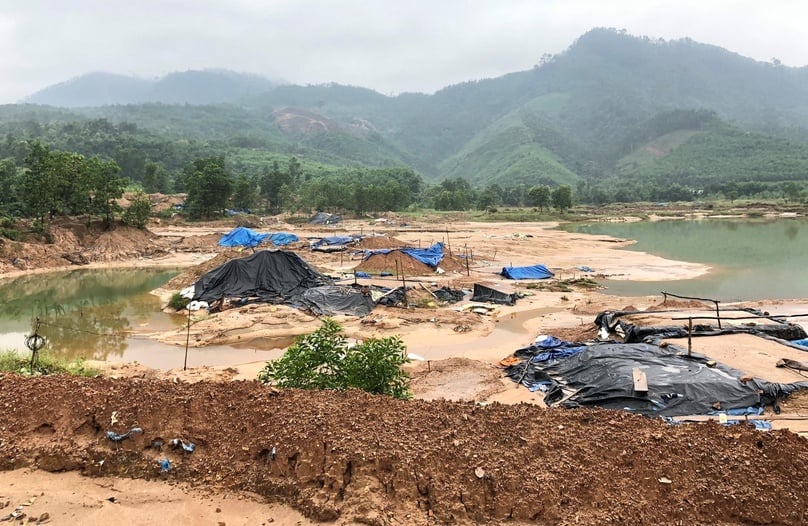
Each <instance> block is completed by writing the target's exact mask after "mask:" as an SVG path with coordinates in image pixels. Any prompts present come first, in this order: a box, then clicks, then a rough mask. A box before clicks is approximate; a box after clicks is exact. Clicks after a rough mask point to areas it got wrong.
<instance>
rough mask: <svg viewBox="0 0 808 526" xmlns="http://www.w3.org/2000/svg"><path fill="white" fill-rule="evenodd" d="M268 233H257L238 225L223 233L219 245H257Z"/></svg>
mask: <svg viewBox="0 0 808 526" xmlns="http://www.w3.org/2000/svg"><path fill="white" fill-rule="evenodd" d="M268 237H269V234H259V233H258V232H256V231H254V230H250V229H249V228H246V227H243V226H239V227H236V228H234V229H233V230H231V231H230V232H228V233H227V234H225V235H223V236H222V238H221V239H220V240H219V246H221V247H239V246H240V247H257V246H258V245H260V244H261V243H262V242H263V241H264V240H265V239H266V238H268Z"/></svg>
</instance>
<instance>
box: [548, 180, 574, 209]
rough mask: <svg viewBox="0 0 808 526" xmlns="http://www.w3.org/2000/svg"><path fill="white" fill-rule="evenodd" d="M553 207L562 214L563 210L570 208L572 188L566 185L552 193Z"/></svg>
mask: <svg viewBox="0 0 808 526" xmlns="http://www.w3.org/2000/svg"><path fill="white" fill-rule="evenodd" d="M552 199H553V206H554V207H556V208H557V209H558V211H559V212H561V213H562V214H563V213H564V210H566V209H568V208H572V188H570V187H569V186H567V185H561V186H559V187H558V188H556V189H555V190H553V193H552Z"/></svg>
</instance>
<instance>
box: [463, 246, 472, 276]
mask: <svg viewBox="0 0 808 526" xmlns="http://www.w3.org/2000/svg"><path fill="white" fill-rule="evenodd" d="M463 250H465V252H466V276H471V270H469V249H468V247H467V246H466V245H465V244H463Z"/></svg>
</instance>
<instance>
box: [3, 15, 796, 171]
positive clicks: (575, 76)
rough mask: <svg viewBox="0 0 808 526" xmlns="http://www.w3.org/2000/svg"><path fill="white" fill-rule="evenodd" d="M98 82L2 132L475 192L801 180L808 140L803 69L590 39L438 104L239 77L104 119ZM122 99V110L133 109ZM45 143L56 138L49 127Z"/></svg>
mask: <svg viewBox="0 0 808 526" xmlns="http://www.w3.org/2000/svg"><path fill="white" fill-rule="evenodd" d="M89 80H91V79H84V81H87V82H89ZM96 80H98V83H97V89H95V90H93V89H88V90H87V93H86V95H87V96H88V97H89V100H90V101H96V104H94V106H96V107H92V108H82V109H81V110H78V111H77V112H74V113H72V114H66V113H65V112H64V111H62V110H45V109H36V110H34V109H32V108H33V107H30V106H29V107H27V108H29V109H28V110H26V111H25V112H23V111H16V110H4V109H3V108H0V130H5V132H7V133H19V134H22V135H25V136H26V137H32V136H34V135H36V133H37V130H36V126H35V124H36V123H39V124H40V125H43V126H44V125H46V124H48V123H59V122H61V123H65V122H68V121H69V120H70V119H71V117H70V115H75V120H76V121H79V122H85V121H86V120H87V119H108V120H109V121H110V122H111V123H112V124H114V125H116V126H123V127H124V129H126V125H128V124H129V123H133V124H135V125H136V127H137V129H138V130H140V131H142V132H144V133H146V134H147V135H148V134H150V136H153V137H152V138H150V139H149V140H148V141H146V142H147V143H149V142H151V141H152V139H153V138H154V137H168V138H171V140H172V141H178V144H182V142H181V141H183V140H185V141H189V142H188V145H190V146H182V148H185V150H189V148H190V149H191V150H195V149H197V148H199V149H204V148H209V149H214V150H217V151H219V150H221V149H225V150H227V151H242V150H243V151H247V150H252V151H254V152H261V153H262V154H265V155H266V156H270V157H271V156H274V155H292V154H294V155H298V156H301V157H303V158H306V159H310V160H312V161H316V162H327V163H330V164H336V165H341V166H362V165H364V166H386V165H397V164H405V165H409V166H412V167H414V168H416V169H417V170H418V171H419V172H420V173H422V174H423V175H424V176H426V177H427V178H430V179H432V180H441V179H444V178H455V177H464V178H467V179H468V180H469V181H471V182H473V183H475V184H479V185H485V184H489V183H494V182H496V183H498V184H500V185H509V184H519V183H525V184H528V185H531V184H536V183H546V184H571V185H573V184H576V183H577V182H578V181H584V182H597V181H599V180H603V179H605V178H610V177H615V176H618V177H625V178H632V179H637V178H651V179H660V180H672V179H673V180H681V181H682V184H704V183H705V181H707V180H710V179H715V178H717V179H722V180H724V179H733V178H736V179H748V178H758V179H759V180H765V181H775V180H792V179H803V176H802V175H801V174H802V155H803V149H804V145H805V143H806V141H808V68H788V67H784V66H781V65H778V64H771V63H763V62H758V61H754V60H752V59H749V58H745V57H742V56H740V55H737V54H735V53H732V52H730V51H727V50H724V49H721V48H718V47H715V46H710V45H704V44H699V43H697V42H694V41H692V40H690V39H682V40H675V41H667V42H666V41H662V40H652V39H649V38H645V37H635V36H631V35H627V34H625V33H624V32H620V31H616V30H613V29H595V30H592V31H590V32H588V33H586V34H584V35H582V36H581V37H580V38H579V39H577V40H576V41H575V42H574V43H572V45H571V46H570V47H569V48H568V49H567V50H566V51H564V52H563V53H560V54H558V55H556V56H553V57H549V58H547V57H545V58H543V59H542V63H541V64H540V65H537V66H536V67H534V68H533V69H531V70H528V71H522V72H515V73H511V74H508V75H504V76H502V77H499V78H493V79H482V80H476V81H470V82H465V83H461V84H458V85H454V86H448V87H446V88H444V89H442V90H440V91H438V92H436V93H435V94H433V95H425V94H401V95H398V96H395V97H388V96H385V95H382V94H380V93H377V92H375V91H373V90H369V89H365V88H360V87H354V86H342V85H336V84H326V85H321V86H291V85H283V86H273V85H270V84H271V83H270V81H267V80H265V79H258V78H255V77H253V76H239V75H237V74H232V73H229V72H186V73H182V74H176V75H170V76H168V77H166V78H165V79H163V80H162V81H160V82H161V86H163V88H161V89H164V91H163V92H162V95H161V97H162V98H163V99H162V100H165V101H167V102H180V101H183V100H186V101H187V100H188V99H187V98H185V99H183V97H187V96H188V95H182V96H181V94H183V93H185V94H187V93H189V91H193V90H197V91H198V92H199V94H198V95H199V98H197V99H194V104H201V102H202V101H205V100H207V101H209V102H216V103H218V104H206V105H195V106H190V105H184V104H182V105H181V104H132V105H112V106H102V104H105V103H107V102H106V101H109V100H118V99H114V98H112V99H111V98H110V97H111V96H112V95H111V93H112V92H114V91H115V89H113V88H114V86H115V85H116V83H118V84H120V83H121V82H122V81H121V79H119V78H101V79H96ZM88 86H89V85H88ZM105 86H106V87H105ZM68 87H70V86H67V87H66V86H62V87H61V88H60V89H56V88H59V87H58V86H56V87H53V88H49V89H48V90H49V91H48V90H46V91H48V93H49V96H50V97H51V99H48V100H64V99H66V98H69V97H68V95H69V94H70V93H74V92H75V90H74V91H73V92H71V91H70V90H68V89H67V88H68ZM74 87H75V83H74V85H73V88H74ZM73 88H71V89H73ZM105 89H106V90H107V91H104V90H105ZM126 89H129V88H126ZM126 89H124V88H120V90H121V94H120V97H124V96H129V97H131V96H132V95H131V93H130V94H129V95H127V94H126ZM131 89H132V90H135V91H137V90H136V89H135V88H131ZM137 89H139V88H137ZM149 89H150V90H152V91H151V92H152V93H154V92H155V90H156V88H155V87H154V86H152V87H151V88H149ZM60 90H61V91H60ZM156 91H159V90H156ZM60 93H61V95H60V96H62V99H59V98H58V97H57V95H59V94H60ZM74 94H75V93H74ZM107 95H110V97H108V96H107ZM116 96H117V95H116ZM172 97H174V98H172ZM38 100H42V99H38ZM73 102H75V100H74V101H73ZM85 102H87V101H85ZM45 128H48V127H47V126H45ZM39 131H40V132H41V133H44V134H45V135H48V134H50V136H53V135H54V133H56V132H55V131H54V129H53V126H51V127H50V128H48V129H45V130H44V131H43V130H39ZM747 134H748V135H747ZM85 135H86V134H85ZM61 140H62V143H66V144H73V143H76V139H70V140H68V139H61ZM88 140H89V139H88ZM96 142H98V141H96ZM92 144H95V143H93V142H92V141H89V142H87V143H86V144H84V146H83V147H84V148H85V150H86V149H89V148H92V147H94V146H92ZM107 150H109V148H107ZM153 150H154V148H152V149H151V150H149V151H150V153H149V155H150V156H151V155H154V152H153ZM733 159H743V160H744V161H743V163H741V162H736V161H734V160H733ZM174 164H176V162H174V163H173V164H172V165H174ZM666 178H667V179H666Z"/></svg>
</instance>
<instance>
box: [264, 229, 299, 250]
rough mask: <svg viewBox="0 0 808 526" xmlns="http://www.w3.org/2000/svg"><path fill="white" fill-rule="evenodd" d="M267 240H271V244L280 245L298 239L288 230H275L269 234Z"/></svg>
mask: <svg viewBox="0 0 808 526" xmlns="http://www.w3.org/2000/svg"><path fill="white" fill-rule="evenodd" d="M269 240H270V241H272V244H273V245H275V246H276V247H282V246H284V245H288V244H289V243H294V242H296V241H299V239H298V237H297V236H296V235H294V234H290V233H288V232H275V233H274V234H270V235H269Z"/></svg>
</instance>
